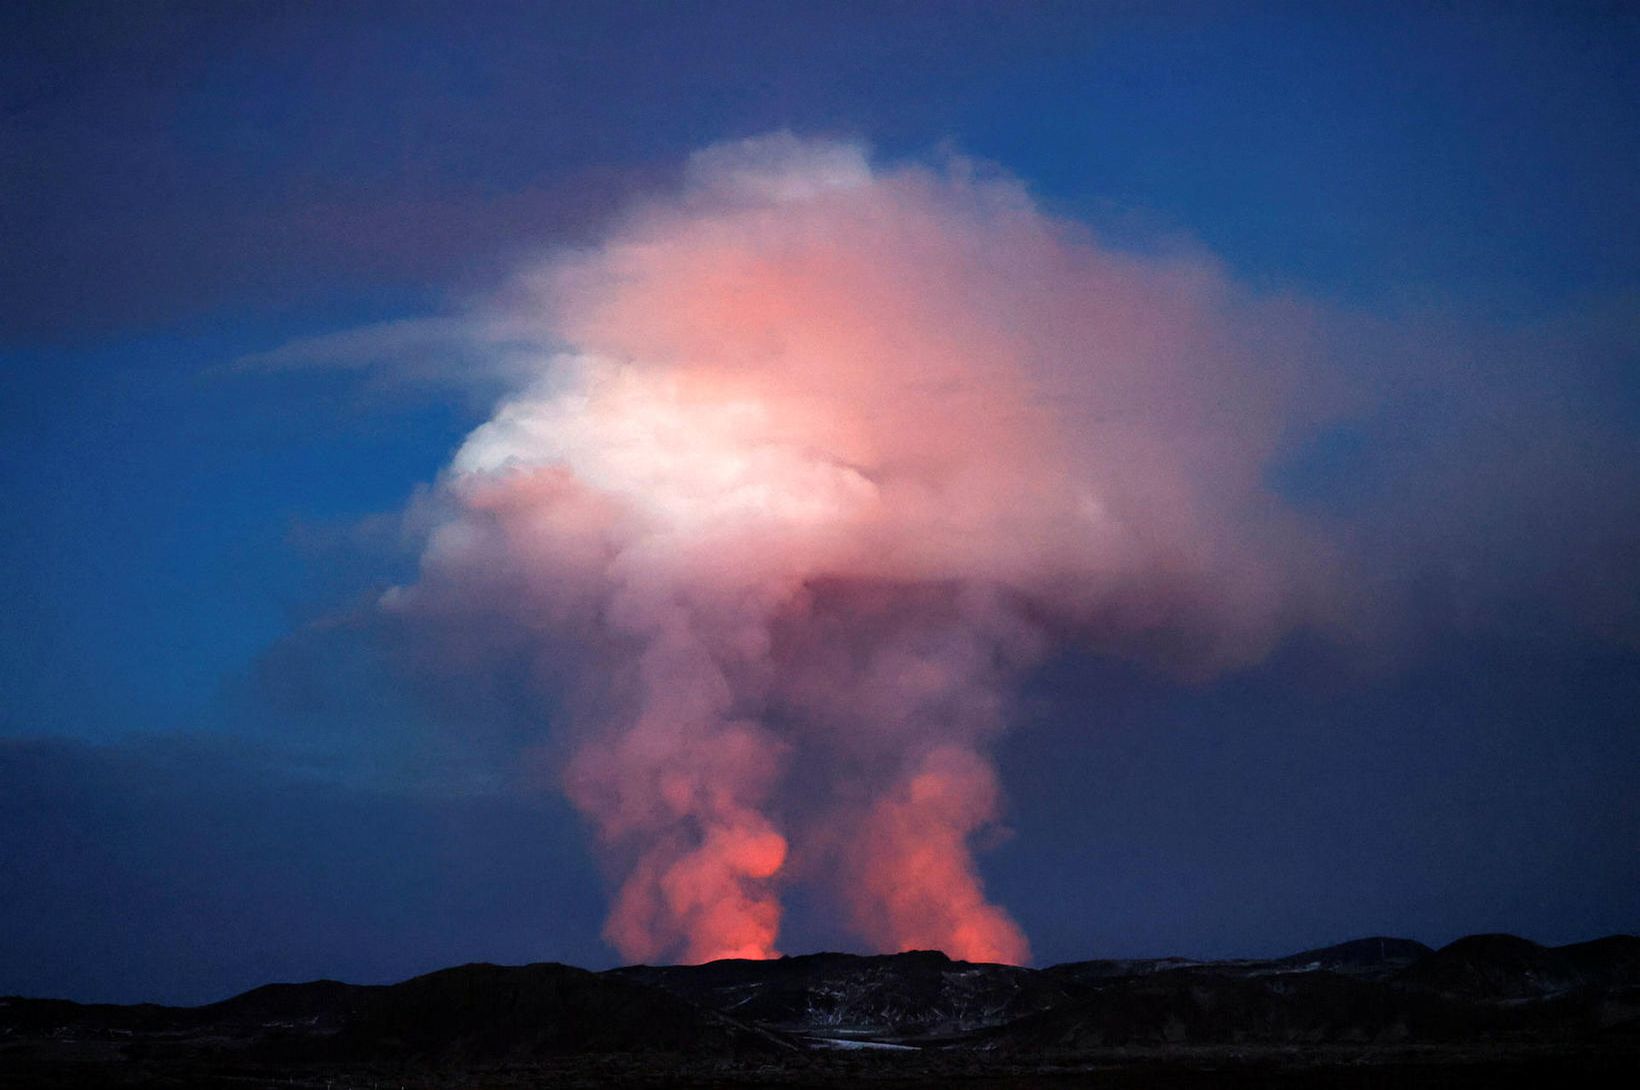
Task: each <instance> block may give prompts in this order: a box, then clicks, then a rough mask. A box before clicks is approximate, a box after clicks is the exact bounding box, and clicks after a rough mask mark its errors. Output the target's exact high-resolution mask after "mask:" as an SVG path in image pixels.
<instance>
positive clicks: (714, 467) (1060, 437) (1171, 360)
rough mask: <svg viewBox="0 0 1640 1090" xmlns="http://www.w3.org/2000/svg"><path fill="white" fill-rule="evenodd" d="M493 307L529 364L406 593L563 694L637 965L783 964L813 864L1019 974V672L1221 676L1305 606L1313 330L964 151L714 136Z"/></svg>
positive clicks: (587, 806)
mask: <svg viewBox="0 0 1640 1090" xmlns="http://www.w3.org/2000/svg"><path fill="white" fill-rule="evenodd" d="M499 311H500V314H501V317H500V318H499V319H498V322H497V326H496V333H497V335H498V336H502V337H505V338H506V339H507V340H508V341H509V342H510V343H513V344H517V343H519V342H520V341H522V342H525V343H530V344H536V345H539V346H541V348H540V352H539V365H538V367H536V368H534V371H535V374H534V378H533V380H532V381H531V382H530V383H529V384H528V385H527V386H526V387H525V388H522V389H519V390H518V391H517V392H516V393H515V394H513V395H512V396H511V397H509V398H508V399H506V400H505V401H504V402H503V403H502V404H501V405H500V407H499V408H498V410H497V411H496V412H495V414H494V416H493V418H492V419H491V420H490V421H489V422H488V423H486V424H484V425H483V426H482V427H480V428H479V429H478V430H476V431H475V432H474V433H473V434H472V435H471V436H470V437H469V438H468V439H467V441H466V443H465V445H463V446H462V448H461V449H460V451H459V452H458V453H457V455H456V456H455V459H454V462H453V464H452V465H451V467H450V469H449V471H448V473H447V474H446V476H445V479H444V481H443V483H442V488H441V492H442V495H443V498H444V502H445V503H446V505H447V511H446V514H445V516H444V519H443V521H442V523H441V524H440V525H439V526H438V528H437V529H436V530H435V531H434V532H433V533H432V535H431V537H430V540H429V542H428V544H427V547H426V552H425V557H424V561H423V572H422V577H421V580H420V582H419V583H418V584H417V585H416V586H415V587H412V588H407V589H402V590H400V591H398V592H395V595H394V596H393V597H392V599H391V601H392V603H393V605H394V608H397V609H400V610H405V611H411V612H416V611H419V612H421V613H423V614H428V615H432V614H441V615H444V616H446V617H453V618H456V619H457V621H456V622H455V623H453V624H452V630H454V629H455V628H457V627H459V626H460V625H466V626H469V627H471V626H473V625H500V624H503V623H505V624H507V625H511V626H513V628H514V629H515V630H516V631H517V632H518V633H521V634H522V638H523V639H524V640H526V641H527V642H529V643H530V644H531V646H533V647H534V648H535V651H534V653H535V654H536V655H537V656H538V658H539V660H540V663H541V669H542V671H543V673H544V674H551V675H552V676H554V677H557V678H559V679H561V680H564V679H567V682H566V683H567V684H568V685H569V686H570V689H571V692H570V694H569V696H568V697H567V699H566V707H567V708H568V709H569V711H568V712H567V713H566V715H567V717H568V718H569V719H570V720H571V722H569V723H568V724H567V725H566V726H565V727H564V728H563V729H564V730H565V731H567V732H568V736H569V738H570V739H571V741H570V744H569V754H568V758H567V762H566V764H565V765H564V771H563V778H564V784H565V786H566V789H567V791H568V793H569V796H570V798H571V799H572V800H573V802H574V804H575V805H576V806H577V807H578V808H580V810H582V811H583V812H584V813H585V814H586V815H587V817H588V818H589V820H590V821H591V823H592V824H593V826H594V827H595V829H596V831H597V835H598V838H599V841H600V844H601V846H602V850H603V851H604V852H605V853H606V856H607V859H608V860H609V862H610V866H611V869H612V873H613V874H614V875H615V877H616V878H617V880H618V883H619V888H618V892H617V894H616V896H615V900H614V905H613V909H612V911H611V914H610V917H609V920H608V925H607V929H606V935H607V937H608V939H609V940H610V941H611V942H612V943H613V944H614V945H615V947H616V948H617V949H618V950H619V951H620V952H621V953H622V954H623V955H625V956H626V957H629V958H633V959H642V960H655V959H661V958H681V959H683V960H687V961H692V962H693V961H703V960H708V959H712V958H719V957H752V958H758V957H769V956H771V955H774V954H775V953H776V949H777V946H776V944H777V939H778V933H779V927H780V892H781V888H782V885H783V883H785V882H787V881H791V880H799V879H800V880H802V881H806V882H811V883H815V884H817V885H819V886H820V888H822V889H823V890H825V891H827V892H829V893H830V894H831V895H832V896H834V897H835V898H836V899H837V900H838V901H839V902H840V905H841V907H842V909H843V912H844V917H845V918H846V919H847V920H849V921H851V923H852V925H853V927H854V929H855V931H856V932H857V933H858V934H859V936H860V937H861V938H862V939H863V940H864V941H865V942H866V943H868V944H869V945H871V946H872V947H875V948H878V949H881V950H900V949H910V948H939V949H943V950H945V951H946V952H948V953H949V954H951V955H952V956H954V957H960V958H967V959H970V960H987V961H1005V962H1024V961H1027V960H1028V959H1029V957H1030V949H1029V946H1028V944H1027V941H1026V938H1025V936H1024V934H1023V933H1022V932H1021V930H1020V928H1019V927H1018V926H1017V925H1016V924H1015V922H1014V921H1013V919H1012V918H1011V917H1010V916H1009V914H1008V913H1007V912H1006V911H1005V910H1004V909H1002V908H1001V907H999V906H997V905H995V904H992V903H991V902H990V901H988V900H987V898H986V895H985V890H984V888H983V885H982V882H981V880H980V877H979V875H978V873H977V872H976V868H975V862H974V856H973V844H974V841H975V837H976V834H978V833H981V832H982V831H984V830H986V829H987V828H988V827H991V826H993V825H994V824H995V823H996V822H997V821H998V820H999V817H1000V815H1001V811H1002V796H1001V789H1000V787H999V784H998V782H997V776H996V773H995V769H994V767H993V764H992V762H991V760H990V758H989V756H988V752H989V750H990V749H991V747H992V745H993V742H994V741H995V739H996V738H997V736H998V734H999V732H1001V731H1002V730H1003V729H1004V728H1005V727H1006V726H1007V725H1008V723H1009V720H1010V718H1011V710H1010V703H1009V694H1010V692H1011V690H1012V688H1013V686H1014V684H1015V682H1016V681H1017V680H1018V678H1019V677H1020V675H1021V674H1022V672H1023V671H1025V670H1027V669H1029V668H1030V667H1031V665H1032V664H1033V663H1035V662H1037V661H1039V660H1040V658H1041V657H1042V655H1043V654H1044V653H1045V652H1046V651H1048V650H1049V649H1050V648H1052V647H1054V646H1057V645H1059V644H1060V643H1062V642H1063V641H1066V640H1077V641H1082V642H1083V643H1085V644H1088V645H1091V646H1093V647H1094V648H1096V649H1100V650H1103V651H1106V652H1109V653H1116V654H1123V655H1129V656H1139V657H1144V658H1146V659H1149V660H1153V661H1156V662H1159V663H1162V664H1165V665H1170V666H1174V667H1177V668H1180V669H1184V670H1186V671H1191V672H1197V673H1201V672H1210V671H1213V670H1217V669H1221V668H1224V667H1226V666H1231V665H1235V664H1237V663H1241V662H1246V661H1249V660H1252V659H1255V658H1257V657H1259V656H1260V655H1262V654H1264V653H1265V651H1266V650H1267V649H1268V647H1269V646H1270V644H1271V642H1272V641H1273V640H1274V639H1275V638H1276V637H1277V636H1278V635H1279V633H1280V632H1281V631H1282V629H1283V628H1284V627H1285V626H1286V625H1288V624H1289V623H1291V621H1292V620H1293V618H1294V616H1295V612H1296V610H1297V609H1298V608H1299V606H1300V604H1301V602H1302V599H1303V598H1304V594H1303V593H1302V587H1303V585H1304V583H1305V581H1304V580H1302V579H1300V578H1298V576H1297V575H1296V574H1295V573H1294V570H1293V565H1292V564H1291V563H1289V562H1288V561H1286V560H1285V559H1283V558H1286V557H1290V556H1292V555H1294V554H1295V552H1296V550H1294V549H1293V548H1292V546H1291V544H1290V543H1291V542H1292V541H1293V540H1294V538H1295V533H1296V532H1295V531H1294V530H1293V528H1291V527H1290V526H1288V525H1287V522H1286V520H1285V519H1284V517H1283V516H1282V515H1281V513H1280V512H1279V511H1277V510H1275V509H1274V505H1273V504H1272V503H1271V501H1270V500H1269V499H1268V498H1267V497H1266V496H1265V494H1264V493H1263V491H1262V490H1261V488H1260V471H1261V466H1262V464H1263V463H1264V462H1265V460H1266V458H1267V456H1268V454H1269V452H1270V450H1271V448H1272V445H1273V444H1274V443H1275V441H1276V439H1277V437H1278V436H1277V433H1278V424H1279V422H1280V421H1281V419H1282V418H1283V409H1282V406H1281V401H1282V399H1283V396H1284V388H1285V382H1284V378H1283V376H1284V375H1285V374H1287V373H1288V370H1289V369H1288V366H1287V365H1288V364H1289V363H1290V362H1291V361H1292V360H1293V359H1294V358H1295V356H1296V354H1297V352H1298V347H1297V346H1298V344H1299V342H1300V341H1301V340H1302V329H1303V325H1304V316H1303V314H1302V313H1300V312H1299V311H1298V310H1297V308H1295V307H1291V306H1288V305H1285V304H1282V303H1280V302H1256V301H1252V300H1248V299H1244V298H1240V297H1239V296H1238V295H1237V293H1236V292H1235V291H1233V290H1232V289H1231V288H1230V287H1229V285H1228V284H1227V282H1226V281H1225V279H1224V278H1223V277H1222V276H1220V275H1219V273H1218V272H1217V271H1216V270H1215V269H1214V268H1213V267H1212V265H1211V264H1210V263H1208V262H1206V261H1204V260H1202V259H1200V258H1191V257H1177V256H1176V257H1144V258H1141V257H1135V256H1131V255H1121V254H1118V253H1115V252H1111V251H1108V250H1106V249H1103V248H1101V247H1099V246H1098V245H1096V244H1095V243H1094V242H1093V241H1092V240H1091V239H1090V238H1089V237H1087V236H1086V235H1085V234H1084V233H1082V232H1080V231H1079V230H1077V229H1076V228H1075V227H1074V226H1071V225H1067V224H1064V223H1060V222H1056V221H1054V220H1051V219H1049V218H1047V217H1045V216H1044V215H1043V214H1042V213H1041V212H1040V211H1038V210H1037V209H1036V208H1035V207H1034V206H1033V204H1032V202H1031V200H1030V199H1029V198H1028V196H1027V195H1026V194H1025V193H1024V191H1023V190H1022V189H1021V187H1019V186H1018V185H1017V184H1016V183H1013V182H1011V181H1009V180H1007V179H1005V178H1001V177H992V176H984V175H983V172H981V171H979V170H978V169H977V168H976V167H974V166H973V165H972V164H968V163H966V162H963V161H953V162H949V163H946V164H943V165H942V166H940V167H937V168H934V167H918V166H911V167H902V168H897V169H889V170H875V169H873V167H872V166H871V164H870V163H869V162H868V159H867V157H866V155H865V153H864V151H863V150H862V149H860V148H858V147H856V146H854V145H851V144H846V143H835V142H805V141H801V140H798V139H796V138H793V137H791V136H786V135H781V136H774V137H768V138H763V139H760V140H754V141H747V142H742V143H737V144H732V145H724V146H719V147H715V148H712V149H708V150H707V151H705V152H703V153H700V154H699V155H697V156H696V157H695V158H694V160H693V161H692V163H691V167H690V172H689V180H688V184H687V186H686V187H685V191H684V192H683V194H682V195H681V196H679V197H677V198H676V199H674V200H672V201H670V202H666V203H661V204H657V205H654V206H651V207H649V208H646V209H644V210H642V211H641V212H639V213H637V214H635V215H633V216H632V217H630V218H629V219H628V220H627V221H625V222H624V223H623V224H622V225H621V226H620V227H619V228H618V229H617V230H615V231H614V233H613V235H612V237H610V238H609V239H608V240H607V242H606V243H604V244H603V245H602V246H600V247H598V248H596V249H592V250H589V251H583V252H576V253H572V254H567V255H560V256H559V257H557V258H555V259H553V260H551V261H550V262H548V263H547V264H546V265H545V266H544V267H542V268H540V269H538V270H536V271H535V272H534V273H533V274H531V275H530V276H528V277H525V278H524V279H522V280H521V281H520V282H519V283H518V284H517V285H516V286H515V288H514V290H513V291H512V293H511V294H510V295H509V297H508V300H507V302H506V303H505V304H504V305H502V306H501V307H500V308H499Z"/></svg>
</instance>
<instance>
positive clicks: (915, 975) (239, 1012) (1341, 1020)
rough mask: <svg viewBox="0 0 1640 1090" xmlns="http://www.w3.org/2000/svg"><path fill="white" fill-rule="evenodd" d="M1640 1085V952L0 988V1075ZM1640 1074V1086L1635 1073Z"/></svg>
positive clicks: (185, 1079)
mask: <svg viewBox="0 0 1640 1090" xmlns="http://www.w3.org/2000/svg"><path fill="white" fill-rule="evenodd" d="M1637 1076H1640V938H1636V937H1634V936H1626V935H1618V936H1612V937H1610V938H1606V939H1601V940H1598V941H1595V942H1588V943H1579V944H1575V945H1571V946H1561V947H1545V946H1540V945H1538V944H1536V943H1533V942H1530V941H1528V940H1526V939H1521V938H1517V937H1515V936H1510V935H1477V936H1471V937H1469V938H1466V939H1460V940H1459V941H1457V942H1454V943H1452V944H1450V945H1448V946H1446V947H1443V948H1441V949H1439V950H1431V949H1429V948H1428V947H1425V946H1423V945H1421V944H1419V943H1416V942H1411V941H1408V940H1404V939H1391V938H1372V939H1363V940H1358V941H1355V942H1350V943H1345V944H1342V945H1339V946H1334V947H1327V948H1325V949H1319V950H1308V951H1304V952H1302V953H1298V954H1294V955H1291V956H1289V957H1283V958H1276V959H1267V960H1237V961H1213V962H1208V961H1194V960H1190V959H1184V958H1158V959H1126V960H1102V961H1086V962H1075V963H1070V964H1065V965H1056V966H1052V967H1050V968H1046V969H1026V968H1019V967H1015V966H1006V965H987V964H970V963H968V962H955V961H951V960H950V959H948V958H946V957H945V955H943V954H940V953H937V952H931V951H917V952H911V953H905V954H897V955H892V956H880V957H862V956H856V955H850V954H812V955H805V956H800V957H787V958H781V959H779V960H776V961H733V960H731V961H717V962H712V963H709V964H706V965H695V966H629V967H626V968H621V969H615V970H611V971H609V972H604V973H592V972H588V971H586V970H582V969H576V968H573V967H570V966H564V965H551V964H548V965H528V966H520V967H503V966H495V965H467V966H462V967H459V968H453V969H446V970H442V971H440V972H436V973H430V974H427V975H425V976H420V977H416V978H414V979H412V980H407V981H404V982H402V983H399V984H394V985H385V986H366V985H351V984H342V983H338V982H336V981H316V982H313V983H309V984H272V985H268V986H265V987H262V988H257V989H255V990H253V991H250V992H246V993H244V994H243V995H239V996H235V997H233V998H231V999H227V1000H224V1001H222V1002H220V1003H213V1004H209V1005H207V1006H202V1007H162V1006H155V1005H136V1006H106V1005H82V1004H77V1003H71V1002H67V1001H64V1000H52V999H32V998H22V997H10V998H5V999H0V1085H3V1086H6V1087H8V1088H9V1087H17V1088H29V1087H53V1088H56V1087H70V1086H89V1085H110V1086H172V1087H183V1086H201V1087H204V1086H211V1087H219V1086H220V1087H227V1086H241V1087H242V1086H248V1085H267V1086H274V1085H278V1086H286V1085H296V1086H328V1087H342V1086H418V1087H430V1086H492V1085H493V1086H536V1085H540V1086H546V1085H552V1086H561V1085H584V1086H606V1085H608V1086H614V1085H646V1086H658V1085H681V1086H700V1087H706V1086H763V1085H766V1086H816V1087H818V1086H830V1085H850V1084H854V1083H858V1082H874V1081H884V1082H891V1083H894V1084H896V1085H899V1086H902V1087H922V1086H936V1085H939V1086H947V1085H971V1086H976V1087H978V1086H997V1087H1002V1086H1008V1087H1013V1086H1066V1087H1069V1086H1092V1085H1099V1086H1135V1087H1138V1086H1158V1087H1170V1086H1177V1087H1185V1086H1192V1087H1193V1086H1255V1085H1260V1086H1262V1085H1290V1086H1312V1085H1314V1086H1319V1085H1327V1086H1339V1085H1342V1086H1403V1085H1410V1086H1426V1085H1427V1086H1467V1085H1474V1086H1488V1087H1491V1086H1497V1085H1544V1084H1546V1083H1551V1082H1554V1083H1562V1082H1568V1083H1576V1084H1580V1085H1607V1084H1609V1085H1614V1086H1615V1085H1629V1084H1631V1083H1633V1082H1634V1080H1635V1078H1636V1077H1637ZM1634 1084H1640V1083H1634Z"/></svg>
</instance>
